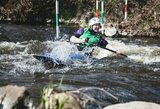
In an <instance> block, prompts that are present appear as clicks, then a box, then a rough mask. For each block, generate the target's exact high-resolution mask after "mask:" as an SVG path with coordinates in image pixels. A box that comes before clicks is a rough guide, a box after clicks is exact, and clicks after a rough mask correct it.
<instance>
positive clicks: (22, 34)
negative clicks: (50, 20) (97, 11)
mask: <svg viewBox="0 0 160 109" xmlns="http://www.w3.org/2000/svg"><path fill="white" fill-rule="evenodd" d="M74 30H75V28H74V27H60V39H59V41H54V40H55V39H54V37H55V29H53V28H52V27H50V26H39V25H38V26H32V25H15V24H4V23H1V24H0V86H3V85H7V84H13V85H20V86H26V87H27V88H28V89H29V90H30V92H31V96H32V97H33V99H38V98H39V96H40V90H41V89H42V87H47V86H48V84H49V83H50V82H52V84H59V83H60V80H61V79H62V76H63V83H62V86H61V90H76V89H78V88H84V87H98V88H104V89H105V90H106V91H108V92H110V93H112V94H113V95H114V96H116V97H118V98H119V99H121V100H122V101H123V102H126V101H135V100H141V101H152V102H156V103H160V44H159V42H160V39H158V38H157V39H154V38H107V39H108V42H109V43H111V44H112V45H113V46H114V47H115V48H116V49H118V50H119V51H121V52H122V53H124V54H126V55H127V56H128V58H123V57H116V56H115V55H114V54H113V53H111V52H109V51H106V50H102V49H97V54H96V55H95V58H86V59H85V62H77V61H76V62H74V63H72V65H67V66H64V67H61V68H51V69H48V68H46V67H45V66H44V65H43V64H42V63H41V62H40V61H38V60H36V59H35V58H33V54H50V55H52V54H55V53H56V55H59V56H60V57H61V59H62V60H65V59H66V56H67V54H68V53H71V52H77V50H76V46H75V45H73V44H70V43H69V37H70V36H71V34H72V32H73V31H74ZM93 95H94V96H96V97H97V98H99V99H101V100H103V101H107V102H109V103H111V104H113V103H114V102H113V101H112V100H110V99H109V98H107V97H106V96H105V95H104V94H101V93H96V92H95V93H94V94H93Z"/></svg>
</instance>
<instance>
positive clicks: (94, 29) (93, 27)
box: [92, 24, 101, 33]
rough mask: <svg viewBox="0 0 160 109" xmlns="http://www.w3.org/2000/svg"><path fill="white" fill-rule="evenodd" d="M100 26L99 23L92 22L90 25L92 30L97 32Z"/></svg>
mask: <svg viewBox="0 0 160 109" xmlns="http://www.w3.org/2000/svg"><path fill="white" fill-rule="evenodd" d="M100 27H101V25H100V24H94V25H93V26H92V30H93V31H94V32H96V33H97V32H99V29H100Z"/></svg>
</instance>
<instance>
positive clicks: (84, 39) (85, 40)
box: [81, 38, 89, 43]
mask: <svg viewBox="0 0 160 109" xmlns="http://www.w3.org/2000/svg"><path fill="white" fill-rule="evenodd" d="M88 40H89V39H88V38H82V39H81V43H85V42H88Z"/></svg>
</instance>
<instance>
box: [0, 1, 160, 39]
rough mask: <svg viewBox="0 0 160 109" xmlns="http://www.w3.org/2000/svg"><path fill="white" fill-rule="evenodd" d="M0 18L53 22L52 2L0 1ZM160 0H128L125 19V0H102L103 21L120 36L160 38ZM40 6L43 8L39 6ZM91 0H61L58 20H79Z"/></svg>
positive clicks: (91, 5) (12, 20)
mask: <svg viewBox="0 0 160 109" xmlns="http://www.w3.org/2000/svg"><path fill="white" fill-rule="evenodd" d="M1 4H2V5H1V6H0V12H1V16H0V21H6V22H12V23H13V22H14V23H28V24H35V23H43V24H46V23H49V22H50V23H54V21H55V7H54V6H55V2H54V1H52V0H47V1H45V2H44V1H36V2H34V1H26V0H24V1H23V0H20V1H18V2H16V1H15V2H14V1H11V0H7V1H1ZM159 4H160V2H159V0H147V1H141V0H133V1H129V2H128V18H127V21H124V3H123V2H122V1H121V0H117V1H110V2H105V11H104V13H105V24H108V23H111V24H113V26H114V27H115V28H116V29H117V30H118V31H119V33H120V36H125V37H126V36H127V37H137V36H138V37H153V38H155V37H160V31H159V30H160V19H159V17H160V12H159V8H160V5H159ZM42 7H43V8H42ZM94 8H95V2H94V1H85V0H82V1H79V0H78V1H67V2H66V1H62V2H60V10H59V11H60V14H59V17H60V20H59V21H60V23H64V22H65V23H67V24H70V23H78V24H79V23H80V22H81V18H84V17H83V16H84V15H85V14H86V12H89V11H92V12H94V10H95V9H94Z"/></svg>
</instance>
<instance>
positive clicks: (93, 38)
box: [80, 28, 100, 48]
mask: <svg viewBox="0 0 160 109" xmlns="http://www.w3.org/2000/svg"><path fill="white" fill-rule="evenodd" d="M82 38H87V39H88V41H87V42H85V43H83V44H80V46H82V47H83V48H84V47H92V46H94V45H97V44H98V43H99V41H100V36H98V35H96V34H95V33H94V32H92V31H90V30H89V29H88V28H85V29H84V33H83V34H82V35H81V36H80V39H82Z"/></svg>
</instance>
